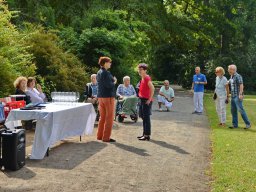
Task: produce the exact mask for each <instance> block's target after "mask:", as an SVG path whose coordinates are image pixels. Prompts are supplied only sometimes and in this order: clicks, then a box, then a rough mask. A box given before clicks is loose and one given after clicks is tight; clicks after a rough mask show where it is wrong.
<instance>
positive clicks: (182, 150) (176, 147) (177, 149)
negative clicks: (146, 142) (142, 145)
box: [150, 139, 190, 155]
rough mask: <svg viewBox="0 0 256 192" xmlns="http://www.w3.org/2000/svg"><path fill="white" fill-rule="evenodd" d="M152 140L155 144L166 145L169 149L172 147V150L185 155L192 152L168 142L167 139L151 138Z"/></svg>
mask: <svg viewBox="0 0 256 192" xmlns="http://www.w3.org/2000/svg"><path fill="white" fill-rule="evenodd" d="M150 142H152V143H154V144H157V145H159V146H161V147H165V148H167V149H172V150H174V151H176V152H177V153H180V154H184V155H188V154H190V153H189V152H187V151H185V150H184V149H182V148H180V147H179V146H176V145H172V144H169V143H166V142H165V141H157V140H153V139H151V140H150Z"/></svg>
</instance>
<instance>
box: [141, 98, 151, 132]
mask: <svg viewBox="0 0 256 192" xmlns="http://www.w3.org/2000/svg"><path fill="white" fill-rule="evenodd" d="M146 102H147V99H140V108H139V115H140V117H141V118H142V120H143V135H151V122H150V115H151V107H152V102H150V104H149V105H147V104H146Z"/></svg>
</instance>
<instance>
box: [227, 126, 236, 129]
mask: <svg viewBox="0 0 256 192" xmlns="http://www.w3.org/2000/svg"><path fill="white" fill-rule="evenodd" d="M228 128H229V129H236V128H238V127H234V126H229V127H228Z"/></svg>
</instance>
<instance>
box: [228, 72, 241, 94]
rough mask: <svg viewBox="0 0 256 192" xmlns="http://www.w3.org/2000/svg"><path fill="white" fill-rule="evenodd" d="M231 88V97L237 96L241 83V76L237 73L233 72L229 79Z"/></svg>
mask: <svg viewBox="0 0 256 192" xmlns="http://www.w3.org/2000/svg"><path fill="white" fill-rule="evenodd" d="M229 84H230V88H231V97H238V96H239V92H240V85H241V84H243V78H242V76H241V75H239V74H238V73H235V74H234V75H233V76H231V77H230V79H229Z"/></svg>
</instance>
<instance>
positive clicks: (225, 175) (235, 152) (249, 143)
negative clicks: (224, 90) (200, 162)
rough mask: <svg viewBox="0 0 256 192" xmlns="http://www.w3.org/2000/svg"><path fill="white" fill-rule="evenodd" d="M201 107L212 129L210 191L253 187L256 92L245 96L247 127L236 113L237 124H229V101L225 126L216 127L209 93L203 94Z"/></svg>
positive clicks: (247, 191)
mask: <svg viewBox="0 0 256 192" xmlns="http://www.w3.org/2000/svg"><path fill="white" fill-rule="evenodd" d="M205 107H206V112H207V115H208V119H209V122H210V126H211V129H212V134H211V140H212V151H213V153H212V161H211V163H212V164H211V169H212V170H211V173H212V178H213V182H212V191H214V192H217V191H218V192H225V191H230V192H242V191H244V192H255V191H256V126H255V125H256V118H255V117H256V96H246V97H245V100H244V108H245V110H246V112H247V115H248V116H249V120H250V121H251V123H252V128H251V129H250V130H244V129H243V127H244V126H245V125H244V123H243V121H242V119H241V116H240V114H239V128H238V129H229V128H228V126H229V125H231V122H232V121H231V114H230V104H228V107H227V127H218V123H219V122H218V117H217V114H216V110H215V104H214V101H213V100H212V94H206V96H205Z"/></svg>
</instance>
